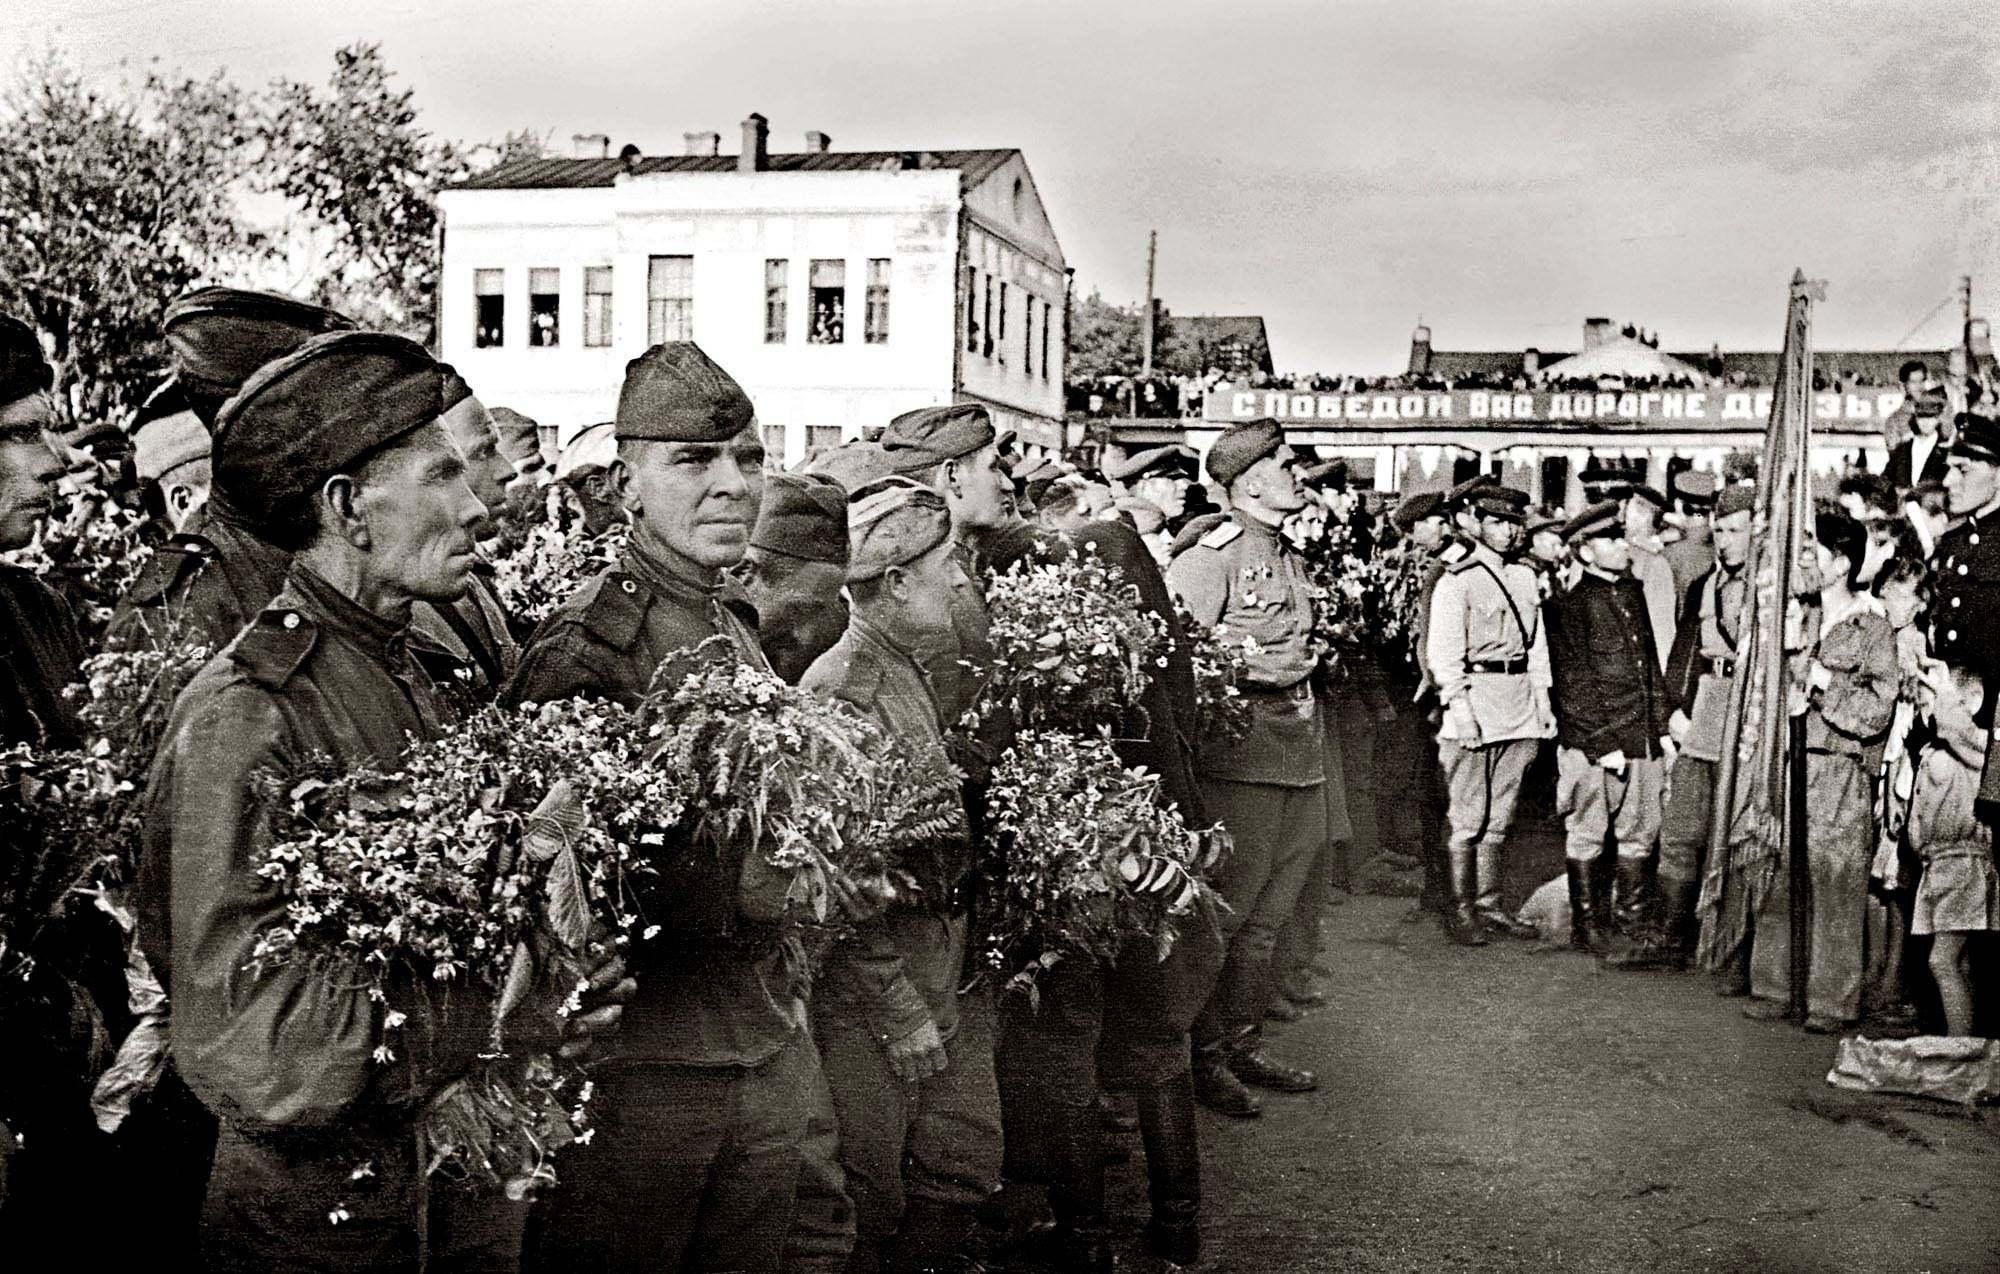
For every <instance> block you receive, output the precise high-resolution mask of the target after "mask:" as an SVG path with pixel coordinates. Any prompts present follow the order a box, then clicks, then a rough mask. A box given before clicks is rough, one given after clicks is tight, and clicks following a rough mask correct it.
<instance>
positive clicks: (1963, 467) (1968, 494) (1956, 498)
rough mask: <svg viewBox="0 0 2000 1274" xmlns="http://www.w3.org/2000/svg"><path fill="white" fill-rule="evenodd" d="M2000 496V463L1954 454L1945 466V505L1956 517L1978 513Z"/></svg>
mask: <svg viewBox="0 0 2000 1274" xmlns="http://www.w3.org/2000/svg"><path fill="white" fill-rule="evenodd" d="M1995 496H2000V466H1996V465H1992V464H1989V463H1987V462H1986V461H1984V460H1974V459H1973V458H1972V457H1970V456H1953V457H1952V458H1951V460H1950V462H1949V463H1948V464H1946V466H1945V470H1944V498H1945V507H1946V508H1947V509H1949V510H1950V511H1951V515H1952V516H1953V517H1955V518H1962V517H1965V516H1966V515H1967V514H1971V513H1977V512H1979V511H1980V510H1981V509H1983V508H1985V507H1986V506H1987V505H1989V504H1991V503H1993V500H1994V497H1995Z"/></svg>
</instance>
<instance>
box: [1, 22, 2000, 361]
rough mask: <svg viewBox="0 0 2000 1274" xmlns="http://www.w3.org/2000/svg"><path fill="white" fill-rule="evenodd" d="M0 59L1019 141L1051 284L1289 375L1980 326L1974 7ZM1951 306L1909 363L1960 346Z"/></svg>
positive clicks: (1982, 291) (703, 119)
mask: <svg viewBox="0 0 2000 1274" xmlns="http://www.w3.org/2000/svg"><path fill="white" fill-rule="evenodd" d="M0 4H4V6H5V8H6V10H7V18H6V21H5V22H4V23H0V60H4V62H5V64H6V65H8V66H16V65H18V64H19V63H20V62H21V61H22V59H23V58H24V57H25V56H27V55H30V54H32V53H34V52H37V51H39V50H42V49H45V48H47V47H49V46H50V45H54V46H55V47H57V48H60V49H63V50H66V51H67V52H68V53H69V54H70V55H71V57H72V59H73V60H74V61H76V62H77V63H78V64H79V65H81V66H82V67H83V68H84V69H85V70H86V71H87V72H89V73H91V74H93V75H99V76H104V77H115V76H117V75H118V74H119V73H120V66H121V63H123V64H126V65H128V66H129V65H141V64H143V63H144V62H145V61H146V60H147V59H150V58H158V59H160V61H161V62H162V63H164V64H165V65H168V66H171V67H177V68H182V69H187V70H193V71H206V70H208V69H212V68H214V67H217V66H222V67H226V68H227V69H228V70H229V72H230V73H231V74H232V75H233V76H234V77H235V78H236V79H238V80H239V81H240V82H243V83H245V84H255V83H258V82H261V81H263V80H265V79H268V78H269V77H272V76H276V75H287V76H292V77H300V78H312V79H316V80H317V79H323V78H324V77H325V74H326V72H327V71H328V69H330V67H331V54H332V51H333V50H334V48H336V47H337V46H339V45H341V44H343V43H346V42H349V41H352V40H362V39H366V40H375V41H379V42H381V43H382V45H383V46H384V49H385V52H386V54H387V56H388V59H389V62H390V65H391V66H392V67H393V68H395V69H396V70H397V71H398V72H399V73H400V74H401V75H402V76H404V77H405V78H406V79H407V81H408V82H409V84H410V85H412V86H413V87H414V88H415V89H416V91H417V94H418V101H419V104H420V106H421V108H422V111H423V118H424V121H425V123H426V124H427V125H428V126H430V127H431V128H432V129H433V130H435V131H436V132H438V133H440V134H444V135H449V136H454V137H460V138H465V139H477V138H487V137H498V136H499V135H501V134H502V133H504V132H506V131H508V130H510V129H523V128H527V129H534V130H536V131H538V132H544V133H548V134H552V136H553V139H554V141H555V143H556V145H557V146H558V147H559V148H560V149H561V151H562V152H563V153H567V152H568V147H569V139H570V137H571V135H572V134H576V133H595V132H604V133H609V134H610V135H611V136H612V137H613V138H614V146H615V145H621V144H623V143H625V142H627V141H631V142H636V143H637V144H638V145H639V146H640V147H642V148H643V149H645V150H647V151H649V152H654V153H677V152H678V151H679V149H680V144H681V140H680V139H681V134H682V133H683V132H687V131H690V130H696V129H701V130H708V129H712V130H716V131H719V132H721V133H722V134H723V137H724V144H725V147H729V148H733V147H734V145H735V143H736V137H737V135H738V134H737V125H738V122H739V121H740V120H741V119H742V118H743V116H745V115H747V114H748V113H750V112H751V111H761V112H762V113H763V114H764V115H765V116H767V117H768V118H769V119H770V121H771V128H772V148H773V149H774V150H786V149H799V148H802V146H803V135H804V133H805V132H806V130H808V129H820V130H823V131H825V132H827V133H830V134H831V135H832V136H833V139H834V146H835V148H836V149H872V148H882V149H899V150H905V149H927V148H928V149H949V148H961V147H984V146H1017V147H1020V148H1021V149H1022V150H1024V151H1025V152H1026V154H1027V157H1028V162H1029V165H1030V167H1031V168H1032V169H1033V171H1034V174H1035V179H1036V182H1037V184H1038V185H1039V187H1040V189H1041V193H1042V197H1043V199H1044V200H1045V202H1046V203H1047V204H1048V207H1049V211H1050V214H1051V216H1052V217H1053V218H1054V221H1055V225H1056V229H1057V232H1058V234H1059V235H1060V236H1061V239H1062V243H1063V248H1064V251H1065V253H1066V255H1067V256H1068V258H1069V261H1070V264H1071V265H1072V266H1074V267H1075V269H1076V273H1077V280H1078V285H1079V288H1080V289H1081V290H1082V291H1084V292H1088V291H1090V290H1092V289H1098V290H1100V291H1102V293H1103V294H1104V296H1105V297H1107V298H1109V299H1113V300H1119V301H1133V300H1137V299H1138V298H1139V297H1140V296H1141V295H1143V293H1144V287H1145V252H1146V232H1147V230H1148V229H1151V228H1157V229H1158V230H1159V232H1160V265H1159V291H1160V294H1161V296H1162V297H1163V298H1164V299H1165V300H1166V302H1167V303H1168V305H1169V306H1171V307H1172V308H1173V309H1174V310H1175V311H1177V312H1181V313H1249V314H1263V315H1264V316H1265V317H1266V319H1267V320H1268V322H1269V325H1270V332H1271V339H1272V347H1273V352H1274V355H1275V357H1276V360H1277V362H1278V365H1279V367H1280V368H1281V369H1283V370H1328V371H1357V372H1380V371H1385V370H1400V368H1401V365H1402V361H1403V358H1404V356H1405V352H1406V350H1407V347H1408V340H1409V333H1410V328H1411V327H1412V326H1413V325H1414V324H1415V322H1416V320H1417V318H1418V317H1419V315H1421V316H1422V317H1423V318H1424V319H1425V320H1426V321H1427V322H1428V323H1429V324H1430V325H1431V327H1432V329H1433V331H1434V334H1435V335H1434V341H1435V344H1436V345H1437V346H1438V347H1439V348H1441V349H1477V348H1495V349H1519V348H1521V347H1523V346H1527V345H1534V346H1537V347H1540V348H1543V349H1551V350H1553V349H1569V348H1574V347H1575V346H1576V344H1577V341H1578V339H1579V336H1578V333H1579V328H1580V324H1581V320H1582V319H1583V317H1584V316H1585V315H1588V314H1602V315H1606V316H1609V317H1612V318H1614V319H1617V320H1620V321H1631V322H1636V323H1639V324H1641V325H1643V326H1646V327H1649V328H1652V329H1655V330H1657V331H1658V332H1659V333H1660V334H1661V336H1662V338H1663V342H1664V343H1665V344H1666V345H1667V346H1668V347H1670V348H1706V347H1707V346H1708V345H1709V344H1711V343H1714V342H1719V343H1720V344H1721V345H1723V346H1724V347H1725V348H1744V349H1750V348H1757V349H1767V348H1774V347H1775V345H1776V344H1777V340H1778V333H1779V328H1780V324H1781V321H1782V318H1783V307H1784V297H1785V292H1784V285H1785V281H1786V279H1787V278H1788V277H1789V275H1790V273H1791V270H1792V268H1793V267H1794V266H1795V265H1797V266H1803V267H1804V268H1805V270H1806V271H1807V273H1808V274H1809V275H1812V276H1814V277H1819V278H1824V279H1826V280H1828V281H1829V285H1830V289H1829V296H1828V299H1827V302H1826V304H1825V305H1824V306H1823V307H1821V309H1820V310H1819V312H1818V325H1817V330H1816V343H1817V344H1818V345H1819V346H1821V347H1822V348H1857V347H1869V348H1886V347H1890V346H1894V345H1895V344H1896V343H1897V342H1898V341H1901V340H1903V339H1904V337H1905V336H1906V334H1909V333H1910V331H1911V329H1912V328H1913V327H1916V326H1917V325H1918V323H1919V321H1920V320H1922V319H1924V317H1925V315H1926V314H1929V313H1931V311H1932V310H1933V308H1934V307H1936V306H1937V304H1938V302H1940V301H1942V300H1944V299H1945V298H1946V297H1947V296H1948V295H1950V294H1951V292H1952V291H1953V289H1954V288H1955V287H1956V285H1957V280H1958V276H1959V275H1961V274H1966V273H1970V274H1973V275H1974V276H1975V279H1976V281H1975V287H1976V288H1977V289H1978V295H1979V296H1980V297H1981V298H1983V299H1985V301H1986V302H1987V303H1986V304H1984V305H1982V306H1980V308H1981V309H1982V310H1983V311H1987V312H1991V313H1993V314H1995V315H1996V316H2000V232H1996V223H1995V216H1996V213H2000V206H1996V205H2000V34H1996V26H2000V13H1996V11H1995V10H1994V8H1993V7H1992V6H1991V5H1990V4H1986V3H1978V2H1976V0H1931V2H1929V3H1909V4H1903V3H1886V2H1876V3H1868V4H1857V5H1851V6H1850V5H1846V4H1834V3H1825V2H1822V3H1775V2H1772V0H1735V2H1733V3H1712V4H1678V3H1665V2H1661V3H1652V4H1645V3H1630V2H1627V0H1594V2H1593V0H1567V2H1565V3H1550V2H1546V0H1506V2H1505V3H1459V4H1450V5H1447V4H1441V3H1434V2H1433V0H1387V2H1385V3H1375V2H1374V0H1339V3H1334V2H1333V0H1298V2H1296V3H1271V2H1268V0H1228V2H1210V3H1198V2H1195V0H1130V2H1126V0H1120V2H1118V3H1098V2H1096V0H1054V2H1043V0H1011V2H1009V3H994V2H992V0H833V2H831V3H830V2H829V0H776V2H774V0H699V2H691V0H605V2H600V3H589V2H587V0H421V2H418V0H401V2H398V0H338V2H337V3H332V4H307V3H303V2H302V0H150V2H148V0H0ZM1955 314H1956V307H1955V306H1948V307H1946V308H1945V309H1943V310H1941V311H1939V312H1938V313H1936V314H1934V315H1933V316H1932V317H1931V319H1930V321H1929V322H1928V323H1925V324H1924V325H1923V327H1922V329H1921V330H1920V331H1918V332H1917V333H1916V334H1915V335H1914V336H1913V337H1911V339H1910V340H1909V342H1908V344H1909V345H1910V346H1913V347H1914V346H1921V345H1925V344H1929V345H1932V346H1933V347H1935V346H1939V345H1942V344H1948V343H1950V342H1951V341H1953V340H1954V339H1955V333H1956V321H1955V317H1954V316H1955Z"/></svg>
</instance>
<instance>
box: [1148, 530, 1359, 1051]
mask: <svg viewBox="0 0 2000 1274" xmlns="http://www.w3.org/2000/svg"><path fill="white" fill-rule="evenodd" d="M1167 582H1168V583H1169V585H1171V586H1172V588H1173V591H1174V592H1175V593H1176V594H1178V595H1179V596H1180V598H1181V600H1182V601H1183V603H1185V604H1186V606H1187V607H1188V610H1189V611H1190V612H1191V613H1192V614H1193V616H1194V618H1195V619H1196V620H1197V621H1199V622H1201V623H1203V624H1206V625H1208V626H1210V627H1214V626H1216V625H1218V624H1220V625H1222V626H1223V627H1224V628H1226V629H1227V631H1228V635H1229V637H1230V638H1231V639H1232V640H1234V641H1239V642H1240V641H1244V640H1245V639H1250V640H1251V641H1254V643H1255V645H1254V647H1252V648H1248V649H1246V656H1245V664H1246V665H1247V677H1246V684H1245V687H1244V699H1245V700H1246V702H1247V703H1248V706H1249V708H1250V729H1249V733H1248V734H1247V735H1246V736H1245V737H1244V738H1242V739H1241V740H1239V741H1237V742H1236V743H1234V744H1231V745H1228V746H1215V747H1209V748H1207V749H1205V750H1204V752H1203V753H1202V755H1201V757H1200V762H1199V768H1198V774H1199V777H1200V779H1201V785H1202V794H1203V797H1204V798H1205V800H1206V803H1207V805H1208V813H1209V815H1210V816H1211V817H1214V818H1219V819H1221V820H1222V822H1223V824H1224V825H1225V826H1227V827H1228V828H1229V830H1230V833H1231V834H1232V835H1233V836H1234V837H1235V841H1236V852H1235V854H1234V856H1233V857H1232V858H1231V860H1230V861H1229V863H1228V864H1227V865H1225V866H1224V867H1223V869H1222V872H1221V875H1220V878H1219V879H1218V880H1217V881H1216V882H1215V883H1216V886H1217V888H1218V889H1219V891H1220V892H1221V894H1222V896H1223V898H1224V899H1225V900H1226V901H1227V902H1228V904H1229V911H1228V912H1227V913H1225V915H1224V916H1223V917H1222V926H1223V934H1224V936H1225V937H1226V938H1227V939H1228V941H1229V955H1228V958H1227V960H1226V961H1225V962H1224V965H1223V970H1222V976H1221V979H1220V981H1219V983H1218V985H1217V986H1216V989H1215V994H1214V996H1213V997H1212V998H1211V999H1210V1001H1209V1005H1208V1008H1207V1009H1206V1010H1204V1012H1203V1014H1202V1017H1201V1019H1200V1020H1198V1021H1197V1022H1196V1023H1195V1039H1196V1043H1197V1045H1208V1044H1214V1043H1217V1042H1220V1041H1222V1040H1224V1039H1232V1040H1243V1041H1244V1042H1245V1043H1247V1044H1248V1045H1250V1046H1252V1047H1254V1046H1255V1043H1256V1040H1257V1038H1258V1036H1259V1033H1260V1032H1261V1029H1262V1022H1263V1017H1264V1011H1265V1009H1266V1008H1267V1007H1268V1006H1269V1005H1270V1002H1271V997H1272V995H1273V992H1274V987H1273V985H1272V977H1273V969H1272V956H1273V952H1274V949H1275V947H1276V945H1277V940H1278V933H1279V931H1280V930H1281V929H1282V928H1283V926H1284V925H1285V923H1286V921H1288V920H1289V919H1290V918H1291V916H1292V911H1293V907H1294V904H1295V903H1296V902H1297V901H1298V895H1299V891H1300V890H1301V889H1302V888H1303V887H1304V886H1305V881H1306V873H1307V872H1308V871H1310V870H1311V869H1312V863H1313V856H1314V854H1315V853H1316V852H1317V851H1318V849H1319V847H1320V845H1321V843H1322V841H1323V840H1324V839H1325V835H1326V802H1325V799H1324V797H1323V795H1322V793H1321V791H1320V787H1321V784H1322V783H1324V782H1325V779H1326V772H1325V762H1324V755H1325V754H1324V748H1323V742H1322V739H1321V737H1320V734H1321V731H1322V730H1323V729H1324V724H1323V715H1322V713H1321V712H1320V710H1319V704H1318V702H1317V696H1316V695H1315V694H1314V692H1313V686H1312V673H1313V670H1314V668H1315V667H1316V666H1317V665H1318V662H1319V653H1318V651H1317V649H1316V648H1315V645H1314V642H1313V637H1312V628H1313V609H1312V607H1313V601H1312V582H1311V580H1310V578H1309V577H1308V576H1307V573H1306V568H1305V563H1304V562H1303V561H1302V560H1300V558H1299V556H1298V554H1296V553H1294V552H1293V551H1292V550H1291V549H1290V548H1289V547H1288V546H1287V545H1286V544H1285V543H1284V541H1283V539H1282V538H1281V537H1280V536H1279V535H1278V533H1277V532H1276V531H1275V530H1273V529H1272V528H1270V527H1266V526H1264V525H1262V524H1260V523H1257V522H1254V521H1252V520H1250V519H1247V518H1243V517H1241V516H1232V517H1230V518H1228V519H1226V520H1224V521H1223V522H1221V523H1220V524H1218V525H1217V526H1216V527H1215V528H1214V529H1213V530H1211V531H1209V532H1208V533H1207V534H1206V535H1203V536H1202V537H1201V538H1200V539H1199V540H1198V541H1196V542H1195V544H1194V546H1193V547H1191V548H1189V549H1188V550H1187V551H1186V552H1184V553H1182V554H1181V555H1180V556H1179V557H1177V558H1175V559H1174V561H1173V564H1172V565H1171V566H1170V567H1169V568H1168V571H1167Z"/></svg>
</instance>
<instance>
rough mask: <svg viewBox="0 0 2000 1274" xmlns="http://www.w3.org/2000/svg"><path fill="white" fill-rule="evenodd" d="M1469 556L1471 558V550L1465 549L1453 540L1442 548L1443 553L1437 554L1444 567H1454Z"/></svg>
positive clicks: (1461, 544)
mask: <svg viewBox="0 0 2000 1274" xmlns="http://www.w3.org/2000/svg"><path fill="white" fill-rule="evenodd" d="M1470 556H1472V550H1471V549H1469V548H1467V547H1465V545H1464V544H1463V543H1461V542H1460V541H1458V540H1453V541H1452V542H1451V543H1449V544H1447V545H1445V546H1444V551H1443V552H1441V553H1439V554H1438V559H1439V560H1440V561H1442V562H1443V563H1444V564H1445V565H1446V566H1456V565H1457V564H1458V563H1460V562H1462V561H1464V560H1465V559H1466V558H1468V557H1470Z"/></svg>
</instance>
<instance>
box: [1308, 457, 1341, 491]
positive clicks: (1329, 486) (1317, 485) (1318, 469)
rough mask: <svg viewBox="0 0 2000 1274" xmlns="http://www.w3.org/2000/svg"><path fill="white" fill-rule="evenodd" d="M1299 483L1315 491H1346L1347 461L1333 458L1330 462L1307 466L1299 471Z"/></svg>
mask: <svg viewBox="0 0 2000 1274" xmlns="http://www.w3.org/2000/svg"><path fill="white" fill-rule="evenodd" d="M1299 481H1300V482H1303V483H1305V484H1306V485H1307V486H1309V487H1311V488H1313V489H1314V490H1315V491H1345V490H1347V461H1346V459H1345V458H1344V457H1341V456H1335V457H1334V458H1333V459H1331V460H1322V461H1320V462H1319V463H1318V464H1315V465H1307V466H1306V467H1305V468H1303V469H1301V470H1299Z"/></svg>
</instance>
